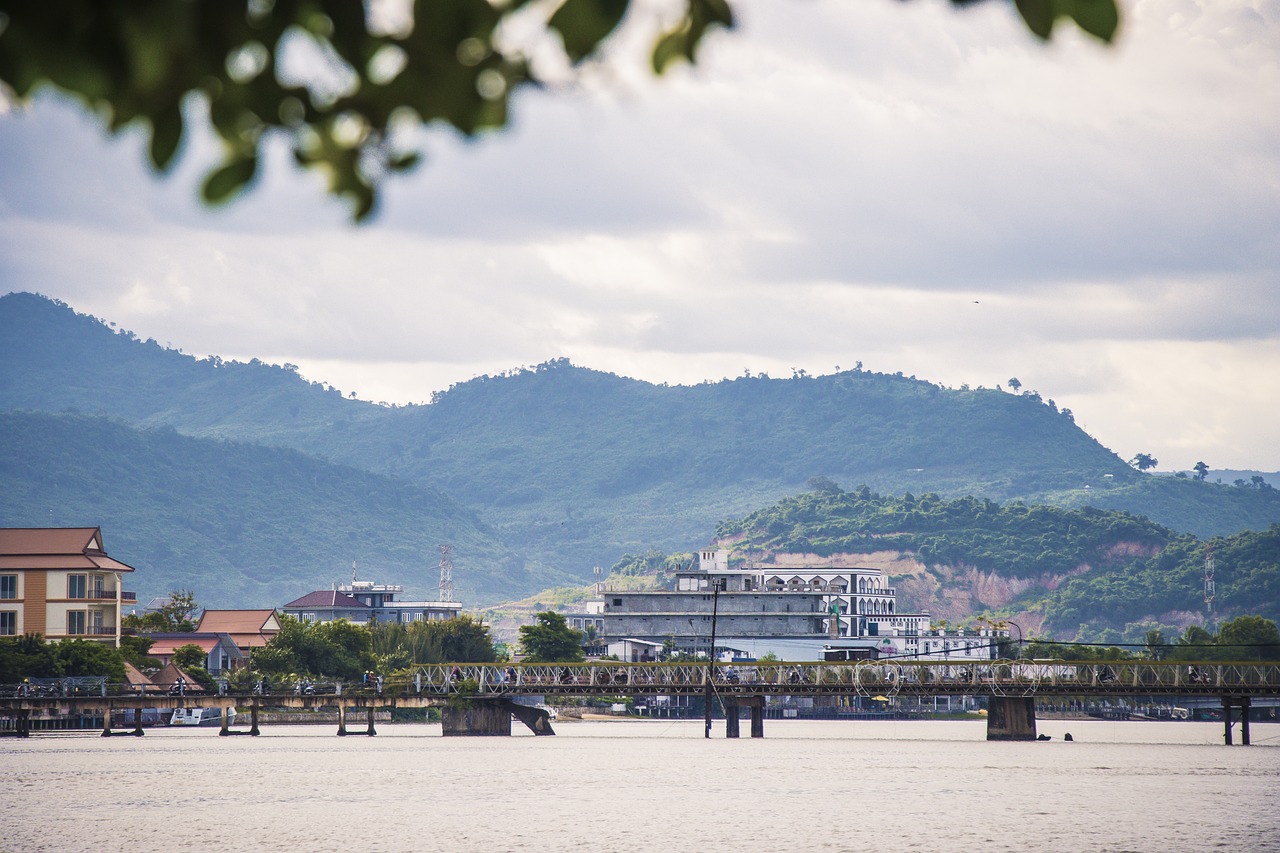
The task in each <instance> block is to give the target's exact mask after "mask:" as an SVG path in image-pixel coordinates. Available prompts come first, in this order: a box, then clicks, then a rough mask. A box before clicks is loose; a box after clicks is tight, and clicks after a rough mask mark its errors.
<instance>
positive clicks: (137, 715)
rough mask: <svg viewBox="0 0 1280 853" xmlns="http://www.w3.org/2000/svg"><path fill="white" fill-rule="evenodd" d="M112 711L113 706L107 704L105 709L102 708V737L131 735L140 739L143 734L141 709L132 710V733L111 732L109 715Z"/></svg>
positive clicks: (126, 731)
mask: <svg viewBox="0 0 1280 853" xmlns="http://www.w3.org/2000/svg"><path fill="white" fill-rule="evenodd" d="M114 710H115V708H114V706H112V705H111V704H110V703H107V707H106V708H104V709H103V711H102V736H103V737H118V736H120V735H133V736H135V737H142V735H143V734H144V732H143V731H142V709H141V708H134V709H133V731H129V730H127V729H126V730H124V731H118V732H117V731H112V729H111V713H112V711H114Z"/></svg>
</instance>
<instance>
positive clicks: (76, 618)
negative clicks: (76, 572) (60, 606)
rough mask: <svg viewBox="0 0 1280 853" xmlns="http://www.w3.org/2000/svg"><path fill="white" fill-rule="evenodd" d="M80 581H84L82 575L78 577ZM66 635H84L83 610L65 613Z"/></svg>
mask: <svg viewBox="0 0 1280 853" xmlns="http://www.w3.org/2000/svg"><path fill="white" fill-rule="evenodd" d="M80 579H81V580H84V575H80ZM67 633H68V634H83V633H85V612H84V611H83V610H68V611H67Z"/></svg>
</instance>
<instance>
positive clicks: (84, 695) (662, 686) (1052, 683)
mask: <svg viewBox="0 0 1280 853" xmlns="http://www.w3.org/2000/svg"><path fill="white" fill-rule="evenodd" d="M708 676H710V677H711V679H712V685H711V687H712V690H713V691H714V692H716V693H720V694H735V695H739V696H743V697H750V696H776V695H793V696H794V695H802V696H803V695H808V696H941V695H971V696H996V697H1000V696H1077V697H1083V698H1088V697H1099V698H1102V697H1119V696H1185V697H1193V696H1203V697H1215V696H1216V697H1221V696H1237V697H1259V698H1260V697H1266V696H1280V663H1278V662H1261V663H1248V662H1232V663H1195V664H1188V663H1165V662H1151V661H1073V662H1064V661H990V662H984V663H979V664H973V663H963V664H960V663H948V662H945V661H913V662H909V663H906V662H892V661H890V662H886V661H861V662H839V663H751V664H720V663H717V664H714V665H709V664H707V663H705V662H703V663H617V662H608V661H595V662H589V663H580V664H533V663H522V664H502V663H489V664H439V665H422V666H417V667H414V668H413V670H412V673H411V674H410V675H407V676H403V677H396V678H387V679H385V680H382V681H381V684H380V685H379V684H374V685H369V686H365V685H362V684H359V683H351V682H345V683H344V682H334V681H324V682H322V681H300V682H293V683H283V684H279V683H278V684H273V685H270V686H269V687H268V688H267V689H266V690H263V689H261V686H260V685H259V686H255V687H254V688H248V689H235V688H233V687H230V686H224V687H223V688H221V689H220V690H219V691H218V692H206V693H195V692H191V693H184V694H181V695H175V694H172V693H169V692H168V691H155V690H152V691H147V692H139V690H138V689H137V688H134V687H131V686H129V685H112V684H106V683H100V684H98V685H96V686H94V687H86V686H85V685H84V683H83V680H79V681H78V682H77V683H76V684H75V686H74V687H73V688H71V689H68V688H66V687H65V686H63V687H62V688H61V689H59V685H58V684H57V683H54V684H44V685H40V686H38V687H32V686H30V685H8V686H5V687H0V712H3V711H13V710H17V709H24V708H25V709H38V708H45V707H49V706H51V705H57V706H64V707H72V706H74V707H83V708H90V707H97V708H101V707H108V706H110V707H116V708H128V707H152V708H179V707H187V706H191V705H201V706H205V707H216V706H224V707H225V706H231V705H236V706H240V707H244V706H267V705H271V706H277V707H280V706H283V707H296V708H308V707H324V706H332V705H343V706H348V707H367V706H385V705H399V706H400V707H423V706H427V705H433V704H439V703H440V702H443V701H445V700H447V699H448V698H449V697H456V696H464V697H476V698H484V697H493V698H514V697H519V696H548V697H562V696H649V695H672V696H696V695H703V694H705V692H706V690H707V678H708Z"/></svg>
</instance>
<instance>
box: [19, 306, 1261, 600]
mask: <svg viewBox="0 0 1280 853" xmlns="http://www.w3.org/2000/svg"><path fill="white" fill-rule="evenodd" d="M0 408H2V409H6V410H10V411H13V410H36V411H44V412H64V411H78V412H81V413H85V414H102V415H107V416H110V417H113V418H118V419H120V420H122V421H125V422H127V423H130V424H134V425H136V426H140V427H147V428H153V427H161V426H167V427H172V428H173V429H176V430H177V431H179V432H180V433H183V434H185V435H190V436H194V437H201V438H219V439H229V440H235V441H240V442H252V443H256V444H261V445H266V446H273V447H281V448H290V449H293V450H297V451H301V452H303V453H306V454H309V455H312V456H316V457H320V458H323V459H327V460H330V461H331V462H334V463H338V464H340V465H345V466H350V467H352V468H356V469H360V470H363V471H367V472H372V473H374V474H379V475H383V476H389V477H394V478H396V479H398V480H403V481H406V483H413V484H417V485H418V486H421V487H425V488H427V489H434V490H437V491H438V492H440V493H443V495H447V496H449V498H451V499H452V500H454V501H456V502H457V503H458V504H462V505H466V506H468V507H470V508H472V509H473V510H474V511H475V512H476V513H477V514H478V515H477V518H478V519H480V521H481V523H482V524H484V525H487V528H488V529H490V530H491V531H492V534H493V535H494V536H495V537H496V539H498V540H501V542H502V543H504V545H505V547H506V548H507V549H509V550H508V552H507V555H508V556H507V557H506V558H504V559H505V560H506V561H507V562H506V563H505V565H507V566H508V567H510V566H515V565H517V564H519V565H520V566H521V568H520V570H519V571H520V572H524V575H523V576H521V577H523V578H524V579H527V580H528V581H529V583H523V582H519V583H514V582H513V584H512V592H513V594H523V593H527V592H530V591H533V590H536V589H537V588H539V587H538V585H537V584H536V582H535V579H536V578H537V577H545V578H546V580H547V582H548V583H551V582H560V581H561V580H562V579H565V578H585V577H587V576H589V573H590V567H591V565H592V564H601V565H610V564H612V563H613V562H614V561H615V560H617V559H618V557H619V555H621V554H622V553H624V552H633V553H643V552H644V551H646V550H647V549H649V548H653V547H656V548H661V549H666V550H673V549H679V550H685V549H688V548H690V547H695V546H697V545H698V544H699V543H704V542H706V541H707V540H708V538H709V537H710V535H711V531H712V530H714V529H715V526H716V524H717V523H718V522H720V521H721V520H723V519H726V518H731V517H742V516H744V515H746V514H748V513H751V512H753V511H754V510H756V509H758V508H759V507H762V506H766V505H769V504H772V503H774V502H776V501H778V500H780V499H782V498H784V497H786V496H788V495H794V494H796V493H798V492H803V491H806V490H807V489H808V488H809V486H808V485H806V484H807V483H809V482H810V481H811V480H812V479H813V478H818V480H824V479H825V480H829V481H832V482H835V483H838V484H839V485H841V486H843V487H845V488H852V487H854V486H857V485H859V484H866V485H868V486H869V487H871V488H872V489H874V490H876V491H878V492H881V493H885V494H904V493H907V492H913V493H916V494H924V493H926V492H934V493H937V494H938V495H940V496H942V497H956V496H961V495H974V496H977V497H979V498H982V497H985V498H991V499H993V500H999V501H1008V500H1014V499H1022V500H1026V501H1027V502H1040V503H1049V504H1058V505H1064V506H1083V505H1087V504H1091V505H1098V506H1107V507H1112V508H1116V509H1122V510H1126V511H1128V512H1133V513H1136V514H1143V515H1147V516H1149V517H1151V518H1152V519H1153V520H1155V521H1158V522H1161V523H1164V524H1167V525H1169V526H1171V527H1174V528H1175V529H1177V530H1180V531H1187V532H1193V533H1196V534H1198V535H1201V536H1207V535H1218V534H1230V533H1235V532H1238V531H1240V530H1243V529H1256V530H1261V529H1266V528H1267V527H1268V526H1269V525H1270V524H1272V523H1274V522H1276V521H1280V502H1278V501H1277V500H1276V499H1275V496H1274V495H1273V494H1265V493H1263V492H1262V491H1260V490H1256V489H1239V488H1235V487H1224V486H1216V485H1214V484H1210V483H1199V482H1195V481H1192V480H1189V479H1181V480H1180V479H1177V478H1174V477H1153V476H1151V475H1147V474H1142V473H1139V472H1137V471H1135V470H1133V468H1131V467H1130V466H1129V465H1127V464H1125V462H1124V461H1123V460H1121V459H1120V458H1119V457H1118V456H1117V455H1116V454H1115V453H1113V452H1111V451H1110V450H1108V449H1107V448H1105V447H1103V446H1102V445H1100V444H1099V443H1098V442H1097V441H1096V440H1094V439H1093V438H1092V437H1090V436H1089V435H1087V434H1086V433H1085V432H1084V431H1082V430H1081V429H1079V427H1078V426H1076V424H1075V423H1074V420H1073V419H1072V417H1071V414H1070V413H1069V412H1067V411H1065V410H1062V411H1060V410H1059V409H1058V408H1057V406H1056V405H1054V403H1053V401H1052V400H1043V399H1041V398H1040V396H1039V395H1037V394H1034V393H1031V392H1027V393H1023V394H1013V393H1008V392H1004V391H999V390H993V389H981V388H979V389H974V390H970V389H967V388H962V389H959V390H953V389H947V388H942V387H940V386H937V385H934V384H931V383H928V382H924V381H921V380H917V379H915V378H914V377H903V376H901V375H886V374H879V373H871V372H866V371H862V370H861V369H856V370H848V371H843V372H840V373H837V374H834V375H830V376H818V377H810V376H803V375H800V376H795V377H792V378H789V379H769V378H766V377H763V376H743V377H739V378H737V379H733V380H724V381H720V382H706V383H703V384H700V385H696V386H671V387H668V386H665V385H654V384H651V383H647V382H641V381H638V380H634V379H626V378H623V377H618V376H614V375H612V374H608V373H602V372H599V371H594V370H590V369H586V368H581V367H575V366H573V365H571V364H569V363H568V361H567V360H564V359H558V360H553V361H551V362H547V363H545V364H543V365H539V366H537V367H536V368H532V369H527V370H519V371H514V372H511V373H508V374H505V375H501V376H496V377H490V376H486V377H480V378H477V379H474V380H471V381H469V382H464V383H461V384H458V385H455V386H453V387H452V388H450V389H448V390H447V391H445V392H441V393H439V394H437V395H436V396H435V398H434V399H433V402H432V403H431V404H429V405H422V406H402V407H386V406H380V405H376V404H373V403H368V402H364V401H359V400H354V399H349V398H344V397H343V396H342V393H341V392H340V391H339V390H338V389H336V388H332V387H331V386H328V385H325V384H323V383H317V382H307V381H306V380H304V379H302V378H301V377H300V376H298V375H297V373H296V371H295V370H294V369H293V368H292V367H291V366H289V365H285V366H283V367H280V366H275V365H267V364H263V363H261V362H256V361H255V362H250V363H248V364H242V363H233V362H222V361H220V360H218V359H216V358H214V359H205V360H197V359H195V358H192V357H191V356H187V355H184V354H182V353H180V352H177V351H174V350H170V349H165V348H164V347H161V346H160V345H159V344H157V343H156V342H154V341H146V342H143V341H138V340H137V339H136V338H135V337H134V336H132V335H130V334H127V333H120V332H115V331H112V330H111V329H110V328H108V326H107V325H106V324H104V323H103V322H101V321H99V320H97V319H94V318H91V317H86V316H84V315H78V314H76V313H75V312H74V310H72V309H71V308H70V307H69V306H66V305H64V304H61V303H58V302H56V301H53V300H48V299H45V298H43V297H40V296H36V295H32V294H21V293H20V294H10V295H8V296H4V297H0ZM1273 491H1274V490H1273ZM516 555H518V556H516ZM543 585H544V586H545V585H547V584H546V583H544V584H543Z"/></svg>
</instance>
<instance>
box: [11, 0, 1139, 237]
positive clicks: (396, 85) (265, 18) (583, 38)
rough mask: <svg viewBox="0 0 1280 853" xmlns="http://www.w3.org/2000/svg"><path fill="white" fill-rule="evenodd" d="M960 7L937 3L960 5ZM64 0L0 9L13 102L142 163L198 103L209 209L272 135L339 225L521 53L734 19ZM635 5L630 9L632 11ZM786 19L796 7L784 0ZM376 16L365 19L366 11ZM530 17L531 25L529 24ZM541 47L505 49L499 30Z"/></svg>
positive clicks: (531, 81) (517, 78)
mask: <svg viewBox="0 0 1280 853" xmlns="http://www.w3.org/2000/svg"><path fill="white" fill-rule="evenodd" d="M972 2H973V0H952V3H953V4H954V5H957V6H959V5H968V4H969V3H972ZM1016 5H1017V9H1018V11H1019V13H1020V14H1021V15H1022V18H1023V20H1024V21H1025V22H1026V23H1027V26H1028V27H1029V28H1030V29H1031V30H1032V32H1034V33H1035V34H1036V35H1037V36H1039V37H1041V38H1048V37H1049V36H1050V34H1051V32H1052V30H1053V27H1054V24H1055V22H1056V21H1057V20H1058V19H1060V18H1068V19H1072V20H1074V21H1075V22H1076V23H1077V24H1078V25H1079V26H1080V27H1081V28H1082V29H1084V30H1085V31H1086V32H1089V33H1091V34H1093V35H1095V36H1097V37H1099V38H1101V39H1103V40H1110V39H1111V37H1112V35H1113V34H1114V32H1115V30H1116V26H1117V23H1118V13H1117V10H1116V6H1115V0H1016ZM389 6H390V4H369V3H364V2H361V0H64V1H63V2H56V3H38V2H26V1H25V0H4V1H3V2H0V82H3V83H5V84H7V85H8V86H9V87H11V89H12V90H13V91H14V92H15V93H16V94H17V95H18V96H19V97H20V98H27V97H29V96H31V95H32V94H33V93H34V92H36V91H37V90H38V89H40V88H41V87H43V86H52V87H55V88H58V89H61V90H62V91H65V92H68V93H70V94H72V95H73V96H75V97H76V98H78V99H79V100H80V101H81V102H82V103H83V104H84V105H85V107H86V108H87V109H89V110H90V111H92V112H93V113H94V114H95V115H97V116H99V117H101V120H102V121H103V123H104V124H105V125H106V127H107V128H108V129H110V130H111V131H112V132H119V131H121V130H122V129H124V128H126V127H130V126H135V125H137V126H141V127H143V128H145V129H146V131H147V132H148V135H149V138H150V144H149V155H150V161H151V164H152V166H153V168H155V169H156V170H157V171H162V172H163V171H166V170H168V169H169V168H171V167H172V165H173V163H174V161H175V158H176V155H177V153H178V151H179V147H180V145H181V143H182V139H183V135H184V132H185V130H186V123H185V118H184V110H186V109H187V108H188V107H189V106H190V105H191V102H192V101H196V102H198V103H199V104H200V105H201V106H202V107H203V108H204V109H205V110H207V114H208V118H209V122H210V124H211V126H212V129H213V133H214V134H215V135H216V137H217V138H218V140H219V142H220V143H221V146H222V150H223V159H222V163H221V164H220V165H219V166H218V167H217V168H215V169H214V170H213V171H211V172H210V173H209V174H208V175H207V176H206V178H205V181H204V185H203V187H202V189H201V195H202V196H203V198H204V199H205V200H206V201H207V202H211V203H218V202H222V201H225V200H227V199H229V198H231V197H232V196H234V195H235V194H236V193H237V192H239V191H240V190H242V189H243V188H244V187H245V186H246V185H248V184H249V183H250V182H252V181H253V180H254V179H255V178H256V177H257V175H258V171H259V161H260V160H261V158H262V146H263V142H264V141H265V140H266V139H267V138H268V137H270V136H273V135H277V136H282V137H284V138H285V139H287V140H288V143H289V145H290V147H291V148H292V150H293V155H294V158H295V159H296V160H297V162H298V163H299V164H301V165H302V166H305V167H308V168H312V169H316V170H318V171H320V172H321V173H323V174H324V175H326V177H327V179H328V189H329V192H330V193H332V194H334V195H337V196H341V197H343V198H345V199H347V200H348V201H349V202H350V203H351V205H352V210H353V214H354V217H355V218H356V219H357V220H360V219H363V218H365V217H366V216H368V215H369V213H370V212H371V211H372V210H373V209H374V207H375V204H376V202H377V198H378V189H379V185H380V183H381V181H382V179H383V178H384V177H385V176H387V175H390V174H394V173H397V172H403V171H405V170H407V169H410V168H412V167H413V166H415V165H416V164H417V162H418V160H419V158H420V155H419V153H418V152H417V151H416V150H414V149H413V148H411V147H408V146H407V145H406V143H405V142H404V141H403V140H402V137H403V135H404V134H403V133H401V132H398V131H397V127H398V126H404V125H410V126H416V125H430V124H434V123H440V124H445V125H449V126H452V127H453V128H456V129H457V130H459V131H461V132H462V133H464V134H467V135H472V134H475V133H478V132H480V131H483V130H488V129H494V128H500V127H502V126H504V125H505V124H506V123H507V120H508V114H509V110H510V106H511V100H512V97H513V95H514V93H515V92H516V91H518V90H520V89H521V88H525V87H528V86H532V85H538V84H539V83H541V82H543V77H544V75H543V74H542V73H541V72H540V71H539V67H538V65H537V64H536V63H534V62H533V61H532V56H533V54H534V53H535V51H536V50H538V49H539V47H540V46H542V45H545V44H546V43H548V42H551V43H555V44H558V45H559V46H560V48H561V50H562V51H563V55H564V56H565V58H566V59H567V61H568V62H569V63H570V64H571V65H572V66H578V65H580V64H582V63H583V62H585V61H586V60H588V59H589V58H590V57H593V56H595V55H597V54H598V53H599V52H600V50H601V48H602V46H603V45H604V44H605V43H606V42H607V41H608V40H609V39H610V37H611V35H612V34H614V33H615V32H616V31H617V30H618V29H619V28H620V25H621V24H622V23H623V21H624V19H626V18H627V17H628V14H629V13H630V14H631V15H632V16H637V15H638V16H653V20H652V21H650V22H649V23H656V24H657V25H658V27H657V29H658V32H657V34H656V37H655V39H654V41H653V44H652V48H651V63H652V67H653V70H654V71H655V72H656V73H658V74H661V73H662V72H663V71H664V70H666V69H667V68H668V67H669V66H670V65H671V64H672V63H673V62H675V61H677V60H680V59H684V60H688V61H690V62H692V61H693V60H694V59H695V57H696V55H697V50H698V46H699V44H700V43H701V42H702V40H703V38H704V37H705V36H706V35H707V34H708V33H709V32H711V31H712V30H714V29H716V28H729V27H732V26H733V22H734V19H733V12H732V9H731V8H730V4H729V0H683V3H682V4H681V6H680V11H679V13H678V14H677V15H676V17H675V18H674V19H673V20H669V21H664V20H661V19H660V18H658V17H657V13H656V12H655V11H654V10H652V9H645V8H644V6H643V4H640V3H638V2H637V3H633V2H631V0H557V2H551V3H534V2H530V0H508V2H501V3H498V2H490V0H413V2H408V0H406V2H404V3H403V4H402V8H400V9H399V10H398V12H399V14H397V13H396V12H397V10H396V9H395V8H394V7H390V8H391V10H392V11H391V12H390V13H389V14H387V10H388V8H389ZM633 7H634V8H633ZM797 8H798V14H803V9H802V6H800V5H798V7H797ZM380 12H381V13H382V14H379V13H380ZM530 23H531V24H533V26H532V27H530V26H528V25H529V24H530ZM518 30H522V31H530V30H532V31H534V32H538V33H539V38H537V39H534V40H533V42H532V43H519V42H516V41H514V40H513V39H512V38H511V37H510V33H511V32H513V31H518Z"/></svg>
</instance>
